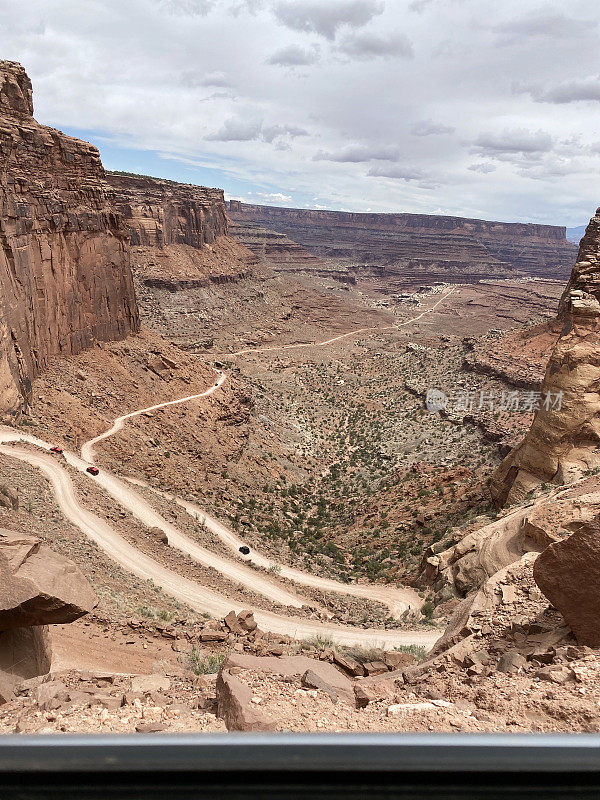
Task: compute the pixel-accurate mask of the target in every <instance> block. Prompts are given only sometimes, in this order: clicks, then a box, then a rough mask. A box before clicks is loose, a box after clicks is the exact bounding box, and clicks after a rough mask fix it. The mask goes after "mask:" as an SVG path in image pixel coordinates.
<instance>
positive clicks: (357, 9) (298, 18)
mask: <svg viewBox="0 0 600 800" xmlns="http://www.w3.org/2000/svg"><path fill="white" fill-rule="evenodd" d="M384 8H385V3H383V2H379V0H281V2H278V3H276V5H275V16H276V18H277V19H278V21H279V22H280V23H281V24H282V25H285V26H286V27H287V28H290V29H291V30H294V31H302V32H305V33H316V34H318V35H319V36H324V37H325V38H326V39H334V38H335V35H336V33H337V32H338V30H339V29H340V28H343V27H350V28H361V27H362V26H363V25H366V24H367V23H368V22H370V21H371V20H372V19H373V17H376V16H378V15H379V14H382V13H383V10H384Z"/></svg>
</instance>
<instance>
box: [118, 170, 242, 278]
mask: <svg viewBox="0 0 600 800" xmlns="http://www.w3.org/2000/svg"><path fill="white" fill-rule="evenodd" d="M107 177H108V180H109V182H110V185H111V186H112V188H113V189H114V191H115V193H116V196H117V201H118V207H119V211H120V212H121V213H122V215H123V216H124V218H125V220H126V222H127V224H128V226H129V238H130V244H131V247H132V263H133V267H134V271H135V273H136V276H137V277H138V278H139V280H140V281H141V282H143V283H144V284H145V285H146V286H150V287H153V288H157V289H168V290H170V291H175V290H177V289H189V288H201V287H204V286H208V285H209V284H211V283H224V282H228V281H233V280H239V279H241V278H245V277H248V276H249V275H250V274H251V273H252V269H253V266H254V265H255V263H256V260H255V259H254V257H253V256H252V254H251V253H250V252H249V251H248V250H246V248H245V247H244V246H243V244H240V243H238V242H236V241H234V240H233V239H232V238H231V237H230V236H229V235H228V234H229V230H228V220H227V215H226V209H225V200H224V197H223V190H222V189H209V188H207V187H205V186H195V185H192V184H186V183H176V182H175V181H168V180H163V179H160V178H151V177H147V176H143V175H127V174H123V173H117V172H113V173H108V176H107Z"/></svg>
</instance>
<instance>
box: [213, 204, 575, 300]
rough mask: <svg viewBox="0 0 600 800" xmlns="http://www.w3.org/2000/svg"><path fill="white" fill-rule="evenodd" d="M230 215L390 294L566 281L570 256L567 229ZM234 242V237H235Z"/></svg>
mask: <svg viewBox="0 0 600 800" xmlns="http://www.w3.org/2000/svg"><path fill="white" fill-rule="evenodd" d="M229 215H230V217H231V219H232V220H233V221H234V222H235V223H237V224H239V225H248V224H254V225H258V226H260V227H262V228H267V229H269V230H272V231H276V232H278V233H283V234H286V235H287V236H289V237H290V238H291V239H292V240H294V241H295V242H298V243H299V244H300V245H302V246H303V247H304V248H306V249H307V250H308V251H309V252H310V253H312V254H313V255H315V256H318V257H319V258H321V259H325V260H327V261H329V262H334V263H337V264H339V265H342V264H343V265H349V266H351V267H352V272H353V273H354V274H355V276H356V277H357V278H364V277H370V278H377V279H380V280H381V281H383V285H384V287H385V288H387V289H388V290H389V291H400V290H404V289H405V288H406V286H407V284H410V283H417V282H423V281H427V282H429V283H431V282H432V281H452V280H459V281H461V282H463V281H465V280H477V279H479V278H490V277H499V278H507V277H511V278H514V277H518V276H523V275H533V276H536V275H537V276H540V277H544V278H549V277H554V278H559V279H564V278H566V277H567V275H568V271H569V269H570V267H571V264H572V261H573V258H574V256H575V253H576V248H575V246H574V245H573V244H571V243H570V242H568V241H567V239H566V236H565V228H562V227H558V226H552V225H528V224H521V223H503V222H488V221H485V220H478V219H463V218H461V217H443V216H433V215H427V214H354V213H348V212H341V211H316V210H307V209H297V208H277V207H273V206H258V205H248V204H246V203H241V202H239V201H235V200H232V201H230V204H229ZM234 235H235V229H234Z"/></svg>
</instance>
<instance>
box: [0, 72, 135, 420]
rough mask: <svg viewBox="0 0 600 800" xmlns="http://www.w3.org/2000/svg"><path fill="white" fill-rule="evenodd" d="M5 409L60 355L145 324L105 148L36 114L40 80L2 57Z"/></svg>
mask: <svg viewBox="0 0 600 800" xmlns="http://www.w3.org/2000/svg"><path fill="white" fill-rule="evenodd" d="M0 163H1V167H2V172H1V176H0V243H1V245H2V246H1V249H0V291H1V296H0V410H3V411H6V410H13V409H15V408H17V407H18V406H20V405H21V404H22V402H23V400H27V398H28V397H29V395H30V392H31V381H32V379H33V378H34V377H35V375H36V374H37V373H38V372H39V371H40V370H42V369H44V367H45V366H46V365H47V363H48V361H49V359H50V358H52V357H53V356H58V355H70V354H73V353H77V352H79V351H81V350H83V349H85V348H87V347H90V346H91V345H92V344H93V343H94V341H96V340H103V341H109V340H115V339H120V338H124V337H125V336H127V335H128V334H129V333H130V332H132V331H137V330H138V328H139V320H138V312H137V306H136V301H135V293H134V288H133V279H132V275H131V271H130V266H129V249H128V243H127V236H126V231H125V228H124V227H123V223H122V220H121V217H120V215H119V214H118V212H117V209H116V207H115V204H114V198H113V194H112V192H111V191H110V189H109V187H108V186H107V184H106V182H105V180H104V170H103V168H102V164H101V162H100V156H99V154H98V150H97V149H96V148H95V147H93V146H92V145H91V144H89V143H87V142H82V141H80V140H79V139H73V138H71V137H69V136H65V135H64V134H63V133H61V132H60V131H57V130H54V129H53V128H48V127H46V126H44V125H40V124H39V123H37V122H36V121H35V119H34V118H33V102H32V90H31V82H30V80H29V78H28V77H27V75H26V73H25V70H24V69H23V67H22V66H21V65H20V64H17V63H15V62H12V61H0Z"/></svg>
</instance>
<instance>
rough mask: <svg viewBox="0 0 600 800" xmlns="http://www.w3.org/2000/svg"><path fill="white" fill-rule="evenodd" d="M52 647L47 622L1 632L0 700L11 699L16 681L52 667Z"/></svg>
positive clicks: (36, 674) (19, 681) (20, 681)
mask: <svg viewBox="0 0 600 800" xmlns="http://www.w3.org/2000/svg"><path fill="white" fill-rule="evenodd" d="M51 661H52V649H51V647H50V635H49V633H48V628H47V627H46V626H45V625H38V626H36V627H32V628H15V629H14V630H10V631H0V703H6V702H8V701H9V700H10V699H11V698H12V696H13V690H14V688H15V686H17V684H20V683H22V681H24V680H27V679H28V678H34V677H36V676H38V675H45V674H46V673H47V672H48V671H49V670H50V663H51Z"/></svg>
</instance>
